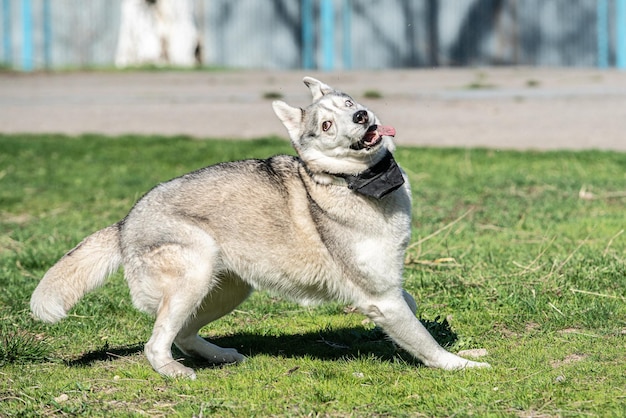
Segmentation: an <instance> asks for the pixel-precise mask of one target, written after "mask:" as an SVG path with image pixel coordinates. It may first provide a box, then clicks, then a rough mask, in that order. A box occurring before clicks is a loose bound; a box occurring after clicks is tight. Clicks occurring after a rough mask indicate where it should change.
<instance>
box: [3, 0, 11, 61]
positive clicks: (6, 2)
mask: <svg viewBox="0 0 626 418" xmlns="http://www.w3.org/2000/svg"><path fill="white" fill-rule="evenodd" d="M2 40H3V42H2V49H4V62H5V63H6V64H7V65H9V66H12V65H11V64H12V63H13V54H12V50H13V45H12V39H11V2H10V0H2Z"/></svg>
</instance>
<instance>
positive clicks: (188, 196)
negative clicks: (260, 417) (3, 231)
mask: <svg viewBox="0 0 626 418" xmlns="http://www.w3.org/2000/svg"><path fill="white" fill-rule="evenodd" d="M304 83H305V84H306V85H307V86H308V88H309V89H310V91H311V93H312V95H313V102H312V104H311V105H309V106H308V107H306V108H305V109H301V108H297V107H291V106H289V105H288V104H286V103H284V102H282V101H275V102H274V103H273V108H274V111H275V113H276V115H277V116H278V118H279V119H280V120H281V121H282V123H283V124H284V125H285V127H286V128H287V131H288V133H289V136H290V138H291V141H292V143H293V147H294V148H295V150H296V152H297V154H298V157H293V156H286V155H279V156H275V157H272V158H268V159H266V160H244V161H236V162H225V163H221V164H217V165H213V166H210V167H206V168H203V169H201V170H198V171H195V172H192V173H189V174H186V175H184V176H182V177H178V178H175V179H173V180H170V181H168V182H165V183H162V184H159V185H158V186H156V187H155V188H154V189H152V190H151V191H149V192H148V193H147V194H146V195H145V196H144V197H142V198H141V199H140V200H139V201H138V202H137V203H136V204H135V206H134V207H133V208H132V210H131V211H130V213H129V214H128V215H127V216H126V217H125V218H124V219H122V220H121V221H120V222H118V223H116V224H114V225H111V226H109V227H107V228H104V229H102V230H100V231H98V232H96V233H94V234H93V235H90V236H88V237H87V238H85V239H84V240H83V241H82V242H81V243H80V244H78V245H77V246H76V247H75V248H74V249H72V250H71V251H70V252H68V253H67V254H66V255H65V256H63V258H61V259H60V260H59V261H58V262H57V263H56V264H55V265H54V266H52V268H50V270H49V271H48V272H47V273H46V274H45V276H44V277H43V279H42V280H41V282H40V283H39V286H38V287H37V288H36V289H35V291H34V293H33V295H32V299H31V310H32V312H33V313H34V315H35V316H36V317H37V318H39V319H41V320H43V321H46V322H56V321H59V320H60V319H62V318H63V317H65V316H66V315H67V312H68V310H69V309H70V308H71V307H72V306H73V305H74V304H76V303H77V302H78V300H79V299H80V298H81V297H82V296H83V295H85V294H86V293H87V292H89V291H91V290H93V289H95V288H97V287H98V286H100V285H102V284H103V282H104V281H105V279H106V278H107V277H108V276H109V275H110V274H112V272H115V271H116V270H117V269H118V267H119V266H120V265H123V266H124V274H125V277H126V280H127V282H128V286H129V287H130V294H131V297H132V300H133V303H134V305H135V307H137V308H138V309H139V310H141V311H144V312H147V313H149V314H151V315H154V316H155V317H156V320H155V324H154V329H153V332H152V336H151V338H150V340H149V341H148V342H147V343H146V345H145V353H146V356H147V358H148V360H149V361H150V364H151V365H152V367H154V369H155V370H156V371H158V372H159V373H161V374H163V375H165V376H172V377H174V376H186V377H190V378H195V377H196V374H195V372H194V370H192V369H190V368H188V367H186V366H184V365H182V364H181V363H179V362H177V361H176V360H174V358H173V357H172V351H171V350H172V344H176V346H177V347H178V348H179V349H180V350H181V351H183V352H184V353H185V354H187V355H190V356H198V357H201V358H204V359H206V360H208V361H210V362H215V363H235V362H240V361H242V360H244V356H242V355H241V354H239V353H238V352H237V351H236V350H234V349H230V348H221V347H218V346H216V345H213V344H211V343H209V342H208V341H206V340H204V339H203V338H201V337H200V336H199V335H198V331H199V330H200V329H201V328H202V327H203V326H204V325H206V324H208V323H209V322H211V321H214V320H216V319H218V318H220V317H221V316H223V315H225V314H227V313H228V312H230V311H232V310H233V309H234V308H235V307H236V306H237V305H239V304H240V303H241V302H242V301H244V300H245V299H246V298H247V297H248V295H250V293H251V291H252V290H253V289H261V290H263V289H265V290H270V291H272V292H275V293H278V294H280V295H283V296H285V297H287V298H290V299H292V300H294V301H298V302H300V303H303V304H310V303H319V302H323V301H329V300H334V301H341V302H344V303H349V304H352V305H354V306H355V307H357V308H358V309H359V310H360V311H361V312H362V313H363V314H365V315H366V316H367V317H369V318H370V319H371V320H372V321H373V322H374V323H375V324H377V325H378V326H380V327H382V329H383V330H384V331H385V332H386V333H387V334H388V335H389V336H390V337H391V338H392V339H393V340H394V341H395V342H396V343H397V344H398V345H400V346H401V347H402V348H403V349H405V350H406V351H408V352H409V353H411V354H412V355H413V356H415V357H416V358H418V359H419V360H420V361H421V362H422V363H424V364H425V365H427V366H430V367H439V368H442V369H461V368H466V367H483V366H488V364H486V363H478V362H474V361H469V360H466V359H463V358H461V357H459V356H457V355H455V354H452V353H450V352H448V351H446V350H445V349H443V348H442V347H441V346H440V345H439V344H438V343H437V342H436V341H435V340H434V339H433V337H432V336H431V335H430V334H429V333H428V331H427V330H426V329H425V328H424V326H423V325H422V324H421V323H420V321H419V320H418V319H417V318H416V316H415V309H416V305H415V301H414V299H413V298H412V297H411V296H410V295H409V294H408V293H407V292H405V291H404V290H403V288H402V284H403V278H402V272H403V262H404V254H405V250H406V246H407V244H408V242H409V238H410V235H411V193H410V188H409V182H408V179H407V178H406V176H405V174H404V173H403V172H402V170H401V169H400V168H399V167H398V165H397V164H396V162H395V160H394V158H393V156H392V154H391V153H392V152H393V151H394V148H395V147H394V144H393V142H392V138H391V137H392V136H394V135H395V130H394V129H393V128H391V127H388V126H383V125H381V124H380V122H379V120H378V118H377V117H376V116H375V115H374V114H373V113H372V112H371V111H370V110H368V109H366V108H365V107H364V106H362V105H360V104H358V103H357V102H356V101H354V100H353V99H352V98H351V97H350V96H348V95H346V94H345V93H342V92H339V91H337V90H335V89H333V88H331V87H330V86H328V85H326V84H324V83H322V82H320V81H318V80H316V79H314V78H310V77H305V78H304Z"/></svg>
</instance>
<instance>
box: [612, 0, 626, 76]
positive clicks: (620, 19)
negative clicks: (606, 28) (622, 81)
mask: <svg viewBox="0 0 626 418" xmlns="http://www.w3.org/2000/svg"><path fill="white" fill-rule="evenodd" d="M615 33H616V38H617V40H616V42H615V43H616V47H615V49H616V54H615V66H616V67H617V68H621V69H625V68H626V0H616V4H615Z"/></svg>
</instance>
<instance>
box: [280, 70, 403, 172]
mask: <svg viewBox="0 0 626 418" xmlns="http://www.w3.org/2000/svg"><path fill="white" fill-rule="evenodd" d="M303 81H304V84H306V85H307V87H308V88H309V89H310V90H311V94H312V95H313V103H311V104H310V105H309V106H308V107H306V108H305V109H301V108H297V107H291V106H289V105H288V104H287V103H285V102H282V101H275V102H274V103H273V104H272V105H273V107H274V112H276V115H277V116H278V118H279V119H280V120H281V121H282V123H283V125H285V127H286V128H287V131H288V132H289V136H290V138H291V142H292V144H293V146H294V148H295V149H296V151H297V152H298V155H299V156H300V158H301V159H302V160H303V161H304V162H305V164H307V166H308V168H309V169H310V170H311V171H313V172H325V173H332V174H357V173H360V172H362V171H364V170H366V169H368V168H369V167H371V166H373V165H375V164H376V163H377V162H378V161H380V160H381V159H382V158H383V157H384V156H385V155H386V154H387V152H388V151H393V150H394V149H395V146H394V144H393V141H392V139H391V137H392V136H394V135H395V129H393V128H391V127H388V126H382V125H381V124H380V121H379V120H378V118H377V117H376V115H374V113H372V112H371V111H369V110H368V109H366V108H365V107H364V106H362V105H360V104H359V103H357V102H356V101H355V100H354V99H352V98H351V97H350V96H348V95H347V94H345V93H342V92H340V91H337V90H335V89H333V88H332V87H330V86H328V85H326V84H324V83H322V82H321V81H319V80H316V79H314V78H311V77H305V78H304V80H303Z"/></svg>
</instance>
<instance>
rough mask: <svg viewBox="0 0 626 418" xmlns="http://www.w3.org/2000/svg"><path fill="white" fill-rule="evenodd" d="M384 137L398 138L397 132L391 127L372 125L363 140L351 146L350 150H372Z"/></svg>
mask: <svg viewBox="0 0 626 418" xmlns="http://www.w3.org/2000/svg"><path fill="white" fill-rule="evenodd" d="M383 136H396V130H395V129H394V128H392V127H391V126H381V125H372V126H370V127H369V129H368V130H367V132H365V135H363V138H361V139H360V140H359V141H357V142H355V143H354V144H352V145H350V148H352V149H354V150H360V149H363V148H372V147H374V146H375V145H377V144H378V143H379V142H380V141H381V140H382V139H383Z"/></svg>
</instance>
